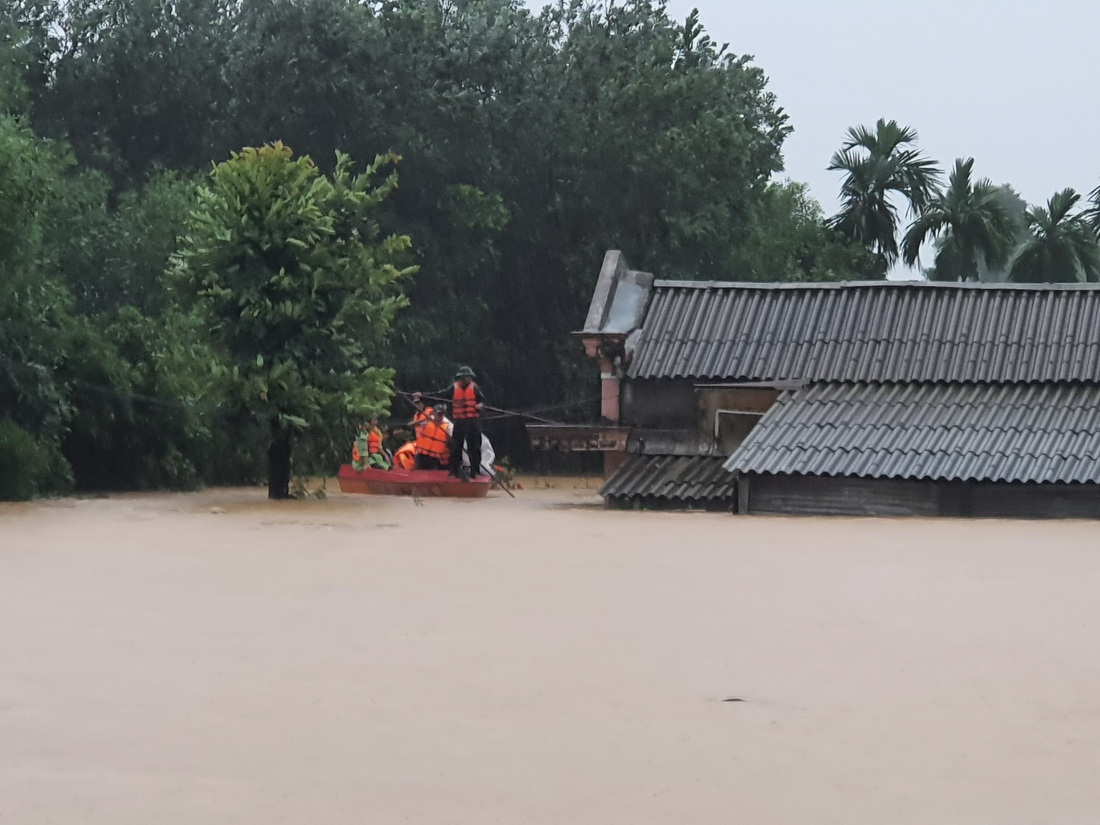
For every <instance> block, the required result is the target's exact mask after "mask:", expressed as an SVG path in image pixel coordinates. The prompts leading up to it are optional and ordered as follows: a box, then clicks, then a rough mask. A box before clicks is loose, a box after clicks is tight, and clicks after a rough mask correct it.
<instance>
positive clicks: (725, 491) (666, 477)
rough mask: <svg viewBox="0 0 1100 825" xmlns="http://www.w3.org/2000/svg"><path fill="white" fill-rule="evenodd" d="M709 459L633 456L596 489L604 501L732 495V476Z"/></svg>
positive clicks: (703, 498) (719, 462)
mask: <svg viewBox="0 0 1100 825" xmlns="http://www.w3.org/2000/svg"><path fill="white" fill-rule="evenodd" d="M723 461H724V460H723V459H722V458H714V457H712V456H671V455H636V456H631V457H630V458H628V459H627V460H626V462H625V463H624V464H623V466H622V467H620V468H619V470H618V471H617V472H616V473H615V474H614V475H613V476H611V478H610V479H608V480H607V482H606V483H605V484H604V485H603V487H601V488H600V495H601V496H605V497H607V498H663V499H669V500H672V501H722V500H726V499H732V498H733V495H734V488H733V476H732V475H731V474H730V473H729V472H728V471H726V470H724V469H723V468H722V464H723Z"/></svg>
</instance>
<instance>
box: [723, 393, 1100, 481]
mask: <svg viewBox="0 0 1100 825" xmlns="http://www.w3.org/2000/svg"><path fill="white" fill-rule="evenodd" d="M725 468H726V469H727V470H731V471H740V472H742V473H749V472H751V473H772V474H797V475H828V476H863V477H871V478H913V479H939V480H974V481H1012V482H1093V483H1095V482H1100V386H1097V385H1080V384H1078V385H1073V384H1049V383H1048V384H1015V385H1010V384H1002V385H983V384H819V385H813V386H810V387H806V388H805V389H801V390H795V391H793V392H786V393H784V394H783V395H782V396H780V398H779V401H778V402H777V403H776V405H775V406H774V407H772V409H771V410H770V411H769V412H768V413H767V414H766V415H765V416H764V417H763V418H762V419H761V421H760V423H759V424H758V425H757V426H756V427H755V428H754V429H753V430H752V432H751V433H750V434H749V436H748V438H747V439H746V440H745V442H744V443H743V444H742V445H741V447H740V448H739V449H738V450H737V452H735V453H734V454H733V455H732V456H731V457H730V459H729V460H728V461H727V462H726V463H725Z"/></svg>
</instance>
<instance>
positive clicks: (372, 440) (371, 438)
mask: <svg viewBox="0 0 1100 825" xmlns="http://www.w3.org/2000/svg"><path fill="white" fill-rule="evenodd" d="M380 452H382V433H380V432H378V430H371V431H370V435H368V436H367V453H368V454H370V455H377V454H378V453H380Z"/></svg>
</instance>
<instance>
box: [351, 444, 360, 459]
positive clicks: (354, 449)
mask: <svg viewBox="0 0 1100 825" xmlns="http://www.w3.org/2000/svg"><path fill="white" fill-rule="evenodd" d="M361 458H362V456H361V455H359V442H358V441H353V442H352V445H351V460H352V461H358V460H359V459H361Z"/></svg>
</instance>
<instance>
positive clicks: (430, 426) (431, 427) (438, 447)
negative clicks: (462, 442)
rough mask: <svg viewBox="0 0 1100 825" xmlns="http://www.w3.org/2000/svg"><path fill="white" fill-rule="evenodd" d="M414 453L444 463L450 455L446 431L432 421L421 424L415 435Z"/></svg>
mask: <svg viewBox="0 0 1100 825" xmlns="http://www.w3.org/2000/svg"><path fill="white" fill-rule="evenodd" d="M416 452H417V453H418V454H420V455H427V456H431V457H432V458H438V459H439V460H440V461H446V460H447V459H448V458H449V457H450V454H451V451H450V450H449V449H447V431H446V430H445V429H443V428H442V427H441V426H439V425H438V424H436V423H435V422H434V421H426V422H424V423H423V424H421V425H420V426H419V427H418V428H417V433H416Z"/></svg>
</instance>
